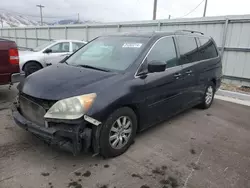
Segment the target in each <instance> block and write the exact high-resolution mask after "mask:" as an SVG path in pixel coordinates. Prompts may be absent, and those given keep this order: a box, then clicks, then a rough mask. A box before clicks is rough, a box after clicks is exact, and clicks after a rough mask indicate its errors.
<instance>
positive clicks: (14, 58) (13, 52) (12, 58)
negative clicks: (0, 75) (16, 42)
mask: <svg viewBox="0 0 250 188" xmlns="http://www.w3.org/2000/svg"><path fill="white" fill-rule="evenodd" d="M9 62H10V63H11V64H14V65H16V64H19V56H18V50H17V48H11V49H9Z"/></svg>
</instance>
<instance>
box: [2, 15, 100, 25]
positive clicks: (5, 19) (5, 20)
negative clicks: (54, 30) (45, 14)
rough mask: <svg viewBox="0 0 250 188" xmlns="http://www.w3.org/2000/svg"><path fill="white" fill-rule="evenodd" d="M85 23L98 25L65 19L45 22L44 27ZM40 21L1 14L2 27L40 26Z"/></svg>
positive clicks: (87, 21)
mask: <svg viewBox="0 0 250 188" xmlns="http://www.w3.org/2000/svg"><path fill="white" fill-rule="evenodd" d="M85 23H98V22H94V21H89V20H85V21H79V22H78V20H74V19H63V20H59V21H54V22H44V23H43V25H69V24H85ZM39 25H40V22H39V21H34V20H31V19H29V18H27V17H25V16H21V15H15V14H11V13H8V12H0V27H2V26H3V27H26V26H39Z"/></svg>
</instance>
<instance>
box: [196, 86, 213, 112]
mask: <svg viewBox="0 0 250 188" xmlns="http://www.w3.org/2000/svg"><path fill="white" fill-rule="evenodd" d="M214 94H215V85H214V83H213V82H209V84H208V85H207V87H206V90H205V93H204V96H203V98H202V103H201V104H200V105H199V107H200V108H202V109H208V108H209V107H210V106H211V105H212V103H213V100H214Z"/></svg>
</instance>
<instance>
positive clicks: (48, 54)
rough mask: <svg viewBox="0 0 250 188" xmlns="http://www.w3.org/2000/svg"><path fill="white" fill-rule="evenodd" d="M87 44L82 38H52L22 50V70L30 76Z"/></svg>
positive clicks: (20, 53)
mask: <svg viewBox="0 0 250 188" xmlns="http://www.w3.org/2000/svg"><path fill="white" fill-rule="evenodd" d="M85 44H86V42H84V41H80V40H52V41H50V42H47V43H44V44H42V45H40V46H38V47H36V48H34V49H30V50H29V51H20V52H19V56H20V70H21V71H22V72H24V73H25V76H28V75H30V74H32V73H33V72H36V71H38V70H40V69H42V68H43V67H46V66H48V65H51V64H52V63H58V62H60V61H61V60H62V59H64V58H65V57H66V56H68V55H70V54H72V53H73V52H75V51H76V50H78V49H79V48H81V47H82V46H83V45H85Z"/></svg>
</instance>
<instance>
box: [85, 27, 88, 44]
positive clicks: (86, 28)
mask: <svg viewBox="0 0 250 188" xmlns="http://www.w3.org/2000/svg"><path fill="white" fill-rule="evenodd" d="M88 28H89V26H87V25H86V27H85V31H86V42H88V41H89V29H88Z"/></svg>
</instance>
